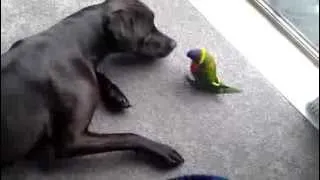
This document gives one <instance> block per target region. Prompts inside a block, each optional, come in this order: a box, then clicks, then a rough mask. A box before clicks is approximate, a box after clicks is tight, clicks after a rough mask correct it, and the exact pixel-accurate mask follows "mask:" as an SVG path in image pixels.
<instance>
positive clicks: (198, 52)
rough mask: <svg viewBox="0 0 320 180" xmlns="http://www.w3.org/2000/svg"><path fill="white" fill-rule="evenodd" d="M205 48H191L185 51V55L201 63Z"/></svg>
mask: <svg viewBox="0 0 320 180" xmlns="http://www.w3.org/2000/svg"><path fill="white" fill-rule="evenodd" d="M204 55H205V49H191V50H189V51H188V52H187V56H188V57H189V58H190V59H191V60H192V61H193V62H194V63H197V64H201V63H202V62H201V61H203V59H204Z"/></svg>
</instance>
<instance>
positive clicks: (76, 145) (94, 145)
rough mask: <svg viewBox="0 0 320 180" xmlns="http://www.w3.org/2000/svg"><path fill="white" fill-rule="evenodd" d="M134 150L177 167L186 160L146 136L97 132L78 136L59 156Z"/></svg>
mask: <svg viewBox="0 0 320 180" xmlns="http://www.w3.org/2000/svg"><path fill="white" fill-rule="evenodd" d="M120 150H133V151H138V152H139V151H140V152H146V153H149V154H151V155H153V156H155V157H157V158H159V159H160V161H157V162H160V163H161V165H165V167H167V168H169V167H175V166H178V165H180V164H181V163H183V162H184V160H183V158H182V157H181V156H180V155H179V154H178V153H177V152H176V151H175V150H174V149H172V148H171V147H169V146H167V145H164V144H160V143H157V142H154V141H152V140H150V139H147V138H145V137H142V136H139V135H136V134H131V133H122V134H97V133H92V132H86V133H83V134H82V135H81V136H77V137H76V138H75V139H74V141H73V142H72V143H71V144H66V146H64V148H63V149H61V150H60V151H59V153H58V154H57V157H60V158H69V157H74V156H82V155H88V154H94V153H103V152H109V151H120Z"/></svg>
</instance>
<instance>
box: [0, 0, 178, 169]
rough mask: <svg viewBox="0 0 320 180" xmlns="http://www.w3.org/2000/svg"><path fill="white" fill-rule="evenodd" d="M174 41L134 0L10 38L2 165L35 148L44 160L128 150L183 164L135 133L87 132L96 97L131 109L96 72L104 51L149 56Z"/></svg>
mask: <svg viewBox="0 0 320 180" xmlns="http://www.w3.org/2000/svg"><path fill="white" fill-rule="evenodd" d="M175 47H176V42H175V41H174V40H173V39H171V38H170V37H168V36H167V35H165V34H163V33H161V32H160V31H159V30H158V29H157V28H156V26H155V25H154V13H153V12H152V11H151V10H150V9H149V8H148V7H147V6H146V5H145V4H143V3H142V2H140V1H138V0H106V1H104V2H102V3H100V4H97V5H93V6H90V7H87V8H84V9H82V10H80V11H78V12H76V13H74V14H72V15H70V16H68V17H66V18H65V19H63V20H62V21H60V22H59V23H57V24H56V25H54V26H52V27H51V28H49V29H48V30H46V31H43V32H41V33H38V34H36V35H34V36H31V37H27V38H25V39H22V40H19V41H17V42H16V43H14V44H13V45H12V46H11V48H10V49H9V50H8V51H7V52H5V53H4V54H2V55H1V167H3V166H4V165H7V164H8V163H9V164H10V163H14V162H16V161H18V160H20V159H23V158H25V157H26V156H27V155H29V154H30V153H31V152H32V151H33V150H34V149H35V148H39V149H42V150H43V151H44V152H45V153H44V154H45V156H44V157H42V158H43V159H46V160H48V162H49V161H51V160H52V159H53V160H54V159H56V158H70V157H75V156H82V155H88V154H94V153H103V152H109V151H119V150H133V151H138V152H144V153H147V154H150V155H151V157H156V158H158V162H161V163H162V164H164V165H165V167H175V166H178V165H180V164H181V163H183V161H184V160H183V158H182V157H181V156H180V155H179V154H178V153H177V152H176V151H175V150H174V149H172V148H171V147H169V146H167V145H164V144H161V143H157V142H154V141H152V140H150V139H148V138H145V137H142V136H140V135H137V134H133V133H119V134H99V133H95V132H90V131H89V130H88V125H89V124H90V122H91V119H92V116H93V113H94V111H95V108H96V106H97V104H98V102H99V101H100V100H101V101H102V102H103V103H104V105H105V106H106V107H107V108H108V109H110V110H113V111H121V110H123V109H125V108H128V107H130V103H129V101H128V99H127V98H126V97H125V95H124V94H123V93H122V92H121V90H120V89H119V88H118V87H117V86H116V85H115V84H114V83H112V82H111V81H110V80H109V79H108V78H107V77H106V76H105V75H104V74H103V73H100V72H98V71H97V65H98V64H99V62H101V61H102V60H103V59H104V57H105V56H106V55H109V54H112V53H116V52H118V53H122V52H125V53H132V54H135V55H137V56H138V57H148V58H152V59H156V58H160V57H165V56H167V55H168V54H169V53H170V52H171V51H172V50H173V49H174V48H175ZM3 62H7V63H3ZM45 162H47V161H45Z"/></svg>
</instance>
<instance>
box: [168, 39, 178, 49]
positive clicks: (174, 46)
mask: <svg viewBox="0 0 320 180" xmlns="http://www.w3.org/2000/svg"><path fill="white" fill-rule="evenodd" d="M169 46H170V48H171V49H174V48H176V47H177V43H176V41H174V40H171V41H170V44H169Z"/></svg>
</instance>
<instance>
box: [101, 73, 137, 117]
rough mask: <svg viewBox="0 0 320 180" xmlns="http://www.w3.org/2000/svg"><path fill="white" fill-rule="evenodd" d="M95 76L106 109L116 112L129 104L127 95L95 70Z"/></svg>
mask: <svg viewBox="0 0 320 180" xmlns="http://www.w3.org/2000/svg"><path fill="white" fill-rule="evenodd" d="M96 77H97V80H98V84H99V89H100V96H101V99H102V102H103V103H104V105H105V107H106V108H107V109H109V110H111V111H115V112H116V111H121V110H123V109H125V108H128V107H130V106H131V105H130V102H129V100H128V99H127V97H126V96H125V95H124V94H123V93H122V92H121V90H120V89H119V88H118V87H117V86H116V85H115V84H114V83H112V82H111V80H109V79H108V78H107V77H106V76H105V75H104V74H102V73H100V72H98V71H96Z"/></svg>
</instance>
